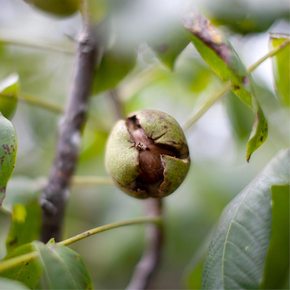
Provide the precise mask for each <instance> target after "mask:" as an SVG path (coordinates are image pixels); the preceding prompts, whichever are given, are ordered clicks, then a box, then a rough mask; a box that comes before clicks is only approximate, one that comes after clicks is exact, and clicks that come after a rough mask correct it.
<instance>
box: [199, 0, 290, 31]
mask: <svg viewBox="0 0 290 290" xmlns="http://www.w3.org/2000/svg"><path fill="white" fill-rule="evenodd" d="M205 2H206V3H205V5H206V8H205V9H206V11H209V14H210V19H212V20H213V22H214V23H215V24H216V23H217V24H218V25H223V26H226V28H227V29H231V30H232V31H234V32H237V33H240V34H248V33H258V32H263V31H266V30H268V29H269V28H270V26H271V25H272V24H273V23H274V22H275V21H276V20H277V21H278V20H281V19H282V18H286V19H288V17H289V14H288V10H289V3H288V2H287V1H280V2H279V5H276V4H277V3H274V2H273V1H272V0H266V1H263V2H261V3H263V5H257V2H256V1H247V2H246V1H244V0H235V1H229V0H218V1H208V2H207V1H205Z"/></svg>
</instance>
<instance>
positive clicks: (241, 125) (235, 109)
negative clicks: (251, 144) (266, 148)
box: [225, 93, 253, 140]
mask: <svg viewBox="0 0 290 290" xmlns="http://www.w3.org/2000/svg"><path fill="white" fill-rule="evenodd" d="M225 103H226V109H227V115H228V117H229V120H230V124H231V127H232V131H233V133H234V135H235V137H237V139H238V140H246V139H247V138H249V135H250V132H251V126H252V123H253V116H252V114H251V112H250V111H249V110H248V108H247V107H246V106H245V104H244V103H242V102H241V101H240V100H239V99H238V98H236V96H235V95H234V94H232V93H229V94H228V95H227V97H226V99H225Z"/></svg>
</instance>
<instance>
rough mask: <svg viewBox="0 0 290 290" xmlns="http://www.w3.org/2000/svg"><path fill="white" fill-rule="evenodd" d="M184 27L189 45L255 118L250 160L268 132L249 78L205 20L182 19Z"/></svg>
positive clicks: (223, 40)
mask: <svg viewBox="0 0 290 290" xmlns="http://www.w3.org/2000/svg"><path fill="white" fill-rule="evenodd" d="M184 27H185V28H186V29H187V30H188V31H189V32H190V33H191V39H192V43H193V44H194V45H195V47H196V49H197V50H198V52H199V53H200V55H201V56H202V57H203V59H204V60H205V62H206V63H207V64H208V65H209V66H210V67H211V69H212V70H213V71H214V72H215V73H216V74H217V76H218V77H219V78H220V79H221V80H223V81H230V82H231V83H232V92H233V93H234V94H235V95H236V96H238V97H239V98H240V99H241V100H242V101H243V102H244V103H245V104H246V105H247V106H248V107H249V108H250V109H251V110H252V111H253V112H254V113H255V115H256V121H255V123H254V124H253V128H252V133H251V135H250V138H249V140H248V144H247V153H246V157H247V160H248V161H249V159H250V156H251V154H252V153H253V152H254V151H255V150H256V149H257V148H258V147H259V146H261V144H263V142H264V141H265V140H266V137H267V131H268V126H267V121H266V119H265V117H264V114H263V112H262V109H261V107H260V105H259V103H258V100H257V98H256V97H255V95H254V92H253V90H252V87H251V82H252V79H251V77H250V75H249V74H248V73H247V70H246V68H245V66H244V65H243V63H242V61H241V60H240V58H239V56H238V54H237V53H236V51H235V50H234V49H233V47H232V46H231V44H230V43H229V42H228V41H227V40H226V39H225V38H224V36H223V35H222V34H221V33H220V32H219V31H218V30H217V29H216V28H215V27H214V26H212V25H211V24H210V22H209V21H208V20H207V19H206V18H204V17H203V16H200V15H195V16H190V17H188V18H186V19H185V20H184Z"/></svg>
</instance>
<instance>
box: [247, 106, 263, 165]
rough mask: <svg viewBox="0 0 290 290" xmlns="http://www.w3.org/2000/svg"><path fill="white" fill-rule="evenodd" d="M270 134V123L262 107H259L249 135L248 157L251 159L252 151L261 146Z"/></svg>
mask: <svg viewBox="0 0 290 290" xmlns="http://www.w3.org/2000/svg"><path fill="white" fill-rule="evenodd" d="M267 136H268V124H267V121H266V119H265V116H264V113H263V111H262V109H261V108H260V107H259V108H258V111H257V113H256V118H255V122H254V125H253V128H252V132H251V135H250V137H249V140H248V143H247V149H246V159H247V161H249V160H250V158H251V155H252V153H253V152H254V151H255V150H256V149H257V148H258V147H260V146H261V145H262V144H263V143H264V142H265V140H266V139H267Z"/></svg>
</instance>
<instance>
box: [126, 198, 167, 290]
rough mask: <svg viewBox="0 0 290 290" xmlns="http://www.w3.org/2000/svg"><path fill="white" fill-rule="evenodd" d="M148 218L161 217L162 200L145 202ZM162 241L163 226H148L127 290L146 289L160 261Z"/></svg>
mask: <svg viewBox="0 0 290 290" xmlns="http://www.w3.org/2000/svg"><path fill="white" fill-rule="evenodd" d="M146 206H147V207H146V208H147V212H148V215H149V216H153V217H154V216H162V212H163V210H162V200H161V199H148V200H146ZM163 241H164V231H163V225H162V224H159V225H149V226H148V229H147V234H146V245H145V247H146V248H145V251H144V253H143V256H142V258H141V260H140V261H139V263H138V264H137V266H136V268H135V271H134V273H133V276H132V278H131V281H130V283H129V285H128V287H127V290H144V289H148V287H149V286H150V283H151V282H152V278H153V275H154V274H155V273H156V270H157V269H158V266H159V264H160V261H161V252H162V247H163Z"/></svg>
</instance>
